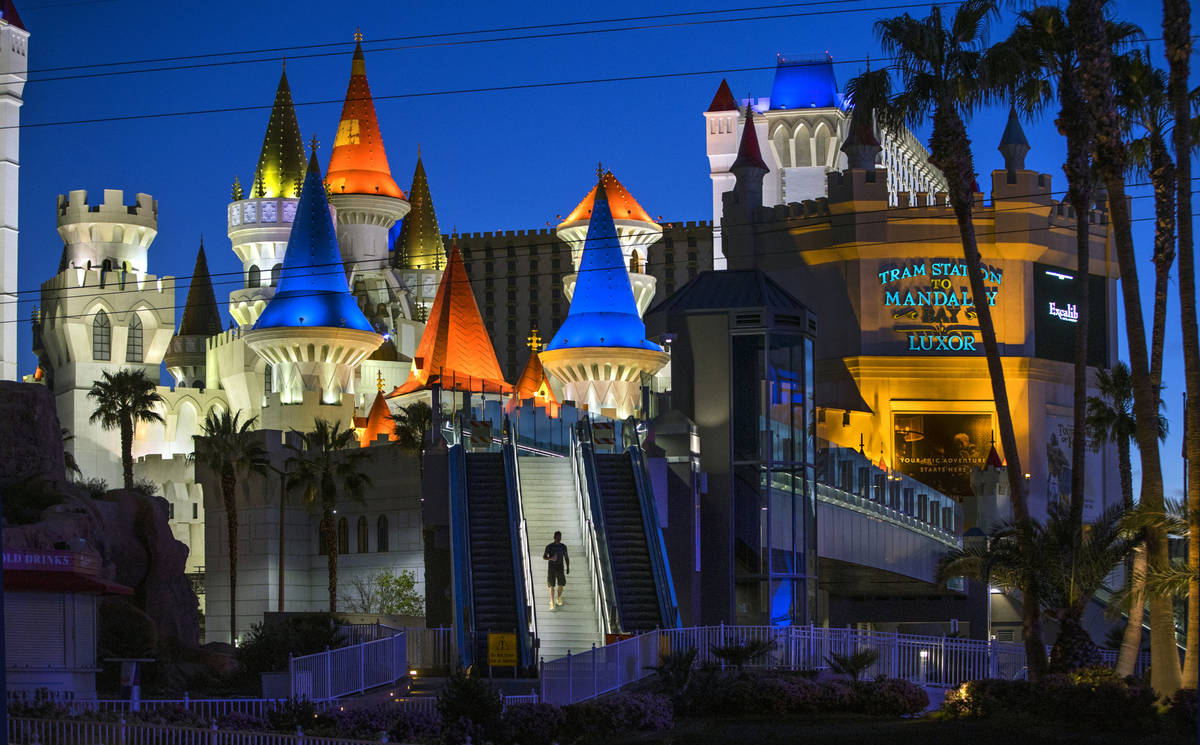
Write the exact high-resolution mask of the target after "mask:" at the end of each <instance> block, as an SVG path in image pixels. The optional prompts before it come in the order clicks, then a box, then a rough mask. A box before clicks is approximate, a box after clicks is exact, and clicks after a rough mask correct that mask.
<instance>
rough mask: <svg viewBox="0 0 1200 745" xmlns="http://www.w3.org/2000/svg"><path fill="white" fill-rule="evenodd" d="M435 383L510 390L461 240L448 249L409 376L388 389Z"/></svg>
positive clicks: (448, 386)
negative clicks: (395, 386) (463, 257)
mask: <svg viewBox="0 0 1200 745" xmlns="http://www.w3.org/2000/svg"><path fill="white" fill-rule="evenodd" d="M434 383H438V384H440V385H441V386H442V388H443V389H454V390H469V391H478V392H485V393H511V392H512V386H511V385H509V384H508V383H507V382H505V380H504V374H503V373H501V372H500V363H499V362H497V361H496V350H495V349H494V348H493V347H492V340H491V337H489V336H488V332H487V328H485V327H484V325H483V319H482V318H481V317H480V315H479V306H478V305H476V304H475V294H474V293H473V292H472V291H471V278H470V277H468V276H467V267H466V266H465V265H464V264H463V260H462V254H460V253H459V252H458V246H457V245H455V246H454V247H453V248H451V249H450V260H449V262H448V263H447V266H446V271H445V272H443V273H442V281H441V284H439V285H438V291H437V296H436V297H435V298H434V299H433V308H432V309H431V310H430V311H429V320H428V321H426V322H425V332H424V333H423V334H422V335H421V343H420V344H418V345H417V353H416V354H415V355H414V356H413V361H412V369H411V371H410V372H409V375H408V380H406V381H405V382H404V385H402V386H400V387H399V388H397V389H396V390H394V391H392V392H391V394H390V395H391V396H399V395H402V394H405V393H411V392H413V391H418V390H422V389H424V388H427V387H429V386H430V385H433V384H434Z"/></svg>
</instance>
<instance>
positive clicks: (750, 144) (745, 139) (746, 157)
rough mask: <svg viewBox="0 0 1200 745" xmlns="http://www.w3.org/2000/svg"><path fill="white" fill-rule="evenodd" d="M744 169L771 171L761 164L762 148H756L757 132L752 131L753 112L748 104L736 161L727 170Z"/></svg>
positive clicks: (764, 164)
mask: <svg viewBox="0 0 1200 745" xmlns="http://www.w3.org/2000/svg"><path fill="white" fill-rule="evenodd" d="M745 167H752V168H761V169H762V170H764V171H769V170H771V169H770V168H767V164H766V163H764V162H763V159H762V148H760V147H759V146H758V132H756V131H755V129H754V110H753V109H751V108H750V105H749V104H747V105H746V123H745V124H744V125H743V126H742V141H741V142H740V143H739V144H738V152H737V159H736V160H734V161H733V165H732V166H730V167H729V170H731V171H732V170H735V169H737V168H745Z"/></svg>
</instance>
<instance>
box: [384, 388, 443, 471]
mask: <svg viewBox="0 0 1200 745" xmlns="http://www.w3.org/2000/svg"><path fill="white" fill-rule="evenodd" d="M392 420H393V421H394V422H395V424H396V428H395V433H396V442H398V443H400V447H402V448H404V449H405V450H411V451H413V452H414V453H416V454H417V469H418V470H419V471H420V474H421V476H422V478H424V476H425V457H424V456H425V443H426V441H427V438H428V436H429V430H430V428H431V427H433V408H432V407H431V406H430V405H429V404H427V403H425V402H424V401H417V402H415V403H411V404H409V405H408V406H403V407H401V408H400V410H399V411H397V412H396V413H395V414H393V415H392Z"/></svg>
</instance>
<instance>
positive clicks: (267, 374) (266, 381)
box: [263, 362, 275, 393]
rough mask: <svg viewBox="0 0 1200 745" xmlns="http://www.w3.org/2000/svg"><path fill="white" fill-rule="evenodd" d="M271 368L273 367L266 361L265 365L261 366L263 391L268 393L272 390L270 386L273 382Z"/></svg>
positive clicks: (273, 377)
mask: <svg viewBox="0 0 1200 745" xmlns="http://www.w3.org/2000/svg"><path fill="white" fill-rule="evenodd" d="M272 370H273V368H272V367H271V363H269V362H268V363H267V365H266V367H264V368H263V391H264V392H265V393H270V392H271V391H272V390H274V389H273V388H272V387H271V386H273V385H274V384H275V376H274V374H273V373H272Z"/></svg>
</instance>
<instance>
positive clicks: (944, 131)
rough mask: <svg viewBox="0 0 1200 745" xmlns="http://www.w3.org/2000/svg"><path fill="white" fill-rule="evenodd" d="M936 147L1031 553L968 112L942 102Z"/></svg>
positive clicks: (1026, 609) (1032, 606)
mask: <svg viewBox="0 0 1200 745" xmlns="http://www.w3.org/2000/svg"><path fill="white" fill-rule="evenodd" d="M930 152H931V157H930V162H931V163H933V165H934V166H936V167H937V168H938V169H939V170H941V171H942V173H943V174H945V176H946V181H947V183H948V189H949V196H950V204H951V206H952V207H953V209H954V215H955V218H956V220H957V222H958V231H959V235H960V236H961V237H962V247H963V257H964V259H965V260H966V264H967V274H968V278H969V280H970V283H971V296H972V298H973V300H974V305H975V312H976V315H977V318H978V321H979V334H980V336H981V337H982V339H983V349H984V354H985V356H986V358H987V368H988V374H989V376H990V378H991V381H992V396H993V398H994V399H995V404H996V418H997V420H998V422H999V425H1000V427H999V428H1000V444H1001V447H1003V448H1004V456H1005V458H1006V459H1007V460H1008V482H1009V492H1010V494H1011V499H1012V505H1013V516H1014V518H1015V519H1016V522H1017V542H1018V545H1019V546H1020V547H1021V550H1022V551H1024V552H1030V551H1031V546H1032V535H1033V533H1032V524H1031V522H1030V516H1029V496H1028V492H1027V485H1026V483H1025V477H1024V472H1023V471H1022V470H1021V458H1020V453H1019V451H1018V450H1017V436H1016V432H1015V430H1014V428H1013V419H1012V410H1011V409H1010V408H1009V402H1008V390H1007V388H1006V386H1005V383H1004V367H1003V365H1002V363H1001V360H1000V345H999V344H998V343H997V342H996V327H995V326H994V325H993V323H992V313H991V309H990V308H989V307H988V303H987V288H986V287H985V286H984V283H983V269H982V266H981V264H982V262H981V259H980V256H979V245H978V242H977V240H976V237H975V224H974V222H973V221H972V214H971V211H972V207H971V205H972V201H973V200H974V193H973V189H972V188H971V184H972V183H973V182H974V180H975V172H974V171H975V169H974V165H973V162H972V158H971V149H970V140H969V139H968V138H967V131H966V126H965V125H964V124H963V121H962V117H960V116H959V114H958V110H957V108H955V106H954V105H953V104H952V103H946V104H943V105H940V106H938V107H937V109H936V110H935V111H934V116H933V133H932V135H931V137H930ZM1031 569H1032V568H1029V569H1027V571H1026V575H1025V576H1024V577H1023V578H1022V582H1021V595H1022V598H1021V608H1022V611H1021V620H1022V627H1023V632H1024V637H1025V658H1026V663H1027V664H1028V666H1029V675H1030V677H1031V678H1033V679H1037V678H1040V677H1041V676H1043V675H1044V674H1045V672H1046V645H1045V643H1044V642H1043V641H1042V628H1041V612H1040V606H1039V604H1038V597H1037V593H1036V585H1035V583H1034V577H1033V573H1032V571H1031Z"/></svg>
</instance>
